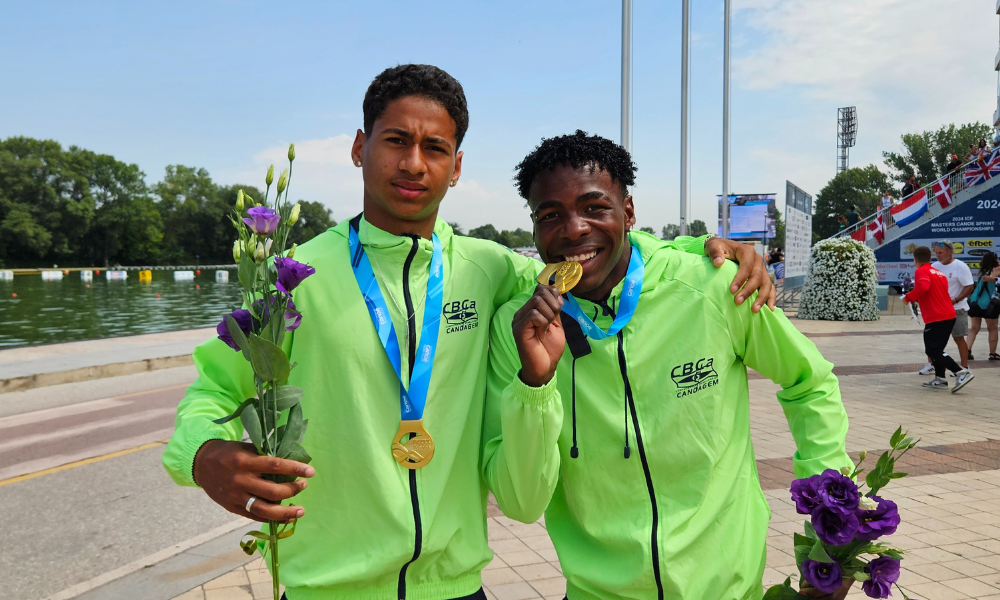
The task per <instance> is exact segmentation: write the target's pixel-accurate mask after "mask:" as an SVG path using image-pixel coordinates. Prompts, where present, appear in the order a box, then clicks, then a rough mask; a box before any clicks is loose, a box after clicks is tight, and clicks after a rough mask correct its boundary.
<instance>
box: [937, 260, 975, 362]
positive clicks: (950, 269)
mask: <svg viewBox="0 0 1000 600" xmlns="http://www.w3.org/2000/svg"><path fill="white" fill-rule="evenodd" d="M934 255H935V256H937V261H935V262H933V263H931V268H933V269H937V270H938V271H940V272H941V273H942V274H943V275H944V276H945V277H947V278H948V294H949V295H951V301H952V303H953V304H954V305H955V328H954V330H953V331H952V332H951V337H953V338H954V339H955V345H956V346H958V355H959V357H960V358H961V359H962V360H961V362H962V368H963V369H968V368H969V359H971V358H972V356H971V355H970V354H969V346H968V345H967V344H966V341H965V336H967V335H968V334H969V302H968V301H967V300H966V298H968V297H969V295H970V294H971V293H972V290H973V288H975V287H976V285H975V280H974V279H972V271H971V270H970V269H969V265H967V264H965V263H964V262H962V261H960V260H955V245H954V244H953V243H951V241H950V240H944V241H942V242H934ZM932 358H933V357H932Z"/></svg>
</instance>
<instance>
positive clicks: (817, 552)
mask: <svg viewBox="0 0 1000 600" xmlns="http://www.w3.org/2000/svg"><path fill="white" fill-rule="evenodd" d="M809 560H815V561H816V562H821V563H832V562H835V561H834V560H833V559H832V558H830V555H829V554H827V553H826V548H824V547H823V542H821V541H819V540H816V544H814V545H813V547H812V550H810V551H809Z"/></svg>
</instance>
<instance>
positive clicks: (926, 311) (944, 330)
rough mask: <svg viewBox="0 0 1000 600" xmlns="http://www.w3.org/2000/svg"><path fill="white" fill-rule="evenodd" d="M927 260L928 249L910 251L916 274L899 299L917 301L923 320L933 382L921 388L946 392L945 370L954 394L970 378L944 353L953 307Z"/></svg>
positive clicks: (944, 284)
mask: <svg viewBox="0 0 1000 600" xmlns="http://www.w3.org/2000/svg"><path fill="white" fill-rule="evenodd" d="M930 260H931V249H930V248H928V247H927V246H917V247H916V248H914V250H913V264H915V265H916V267H917V271H916V273H915V274H914V286H913V291H911V292H910V293H908V294H906V295H905V296H903V298H902V300H903V302H917V303H918V304H919V305H920V314H921V315H923V318H924V352H926V353H927V356H928V357H930V359H931V362H932V363H933V364H934V379H932V380H930V381H928V382H927V383H925V384H924V387H927V388H936V389H942V390H946V389H948V380H947V379H945V378H944V372H945V369H948V370H950V371H951V372H952V373H954V374H955V378H956V379H955V387H953V388H952V389H951V393H953V394H954V393H955V392H957V391H958V390H960V389H962V388H963V387H964V386H965V384H967V383H969V382H970V381H972V378H973V377H974V375H973V374H972V373H971V372H970V371H969V370H968V369H962V368H960V367H959V366H958V365H957V364H956V363H955V359H953V358H952V357H950V356H948V354H947V353H946V352H945V351H944V349H945V346H947V345H948V333H949V332H953V330H954V327H955V307H954V305H953V304H952V302H950V301H949V300H950V298H949V292H948V282H947V280H946V279H945V277H944V275H942V273H941V272H940V271H938V270H937V269H935V268H933V267H932V266H931V265H930V264H928V263H930ZM956 262H961V261H956ZM935 264H938V263H935ZM963 264H964V263H963Z"/></svg>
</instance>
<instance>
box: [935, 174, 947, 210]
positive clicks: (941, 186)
mask: <svg viewBox="0 0 1000 600" xmlns="http://www.w3.org/2000/svg"><path fill="white" fill-rule="evenodd" d="M931 189H932V190H934V195H935V196H937V202H938V206H940V207H941V208H948V207H949V206H951V184H950V183H949V182H948V177H947V176H945V177H943V178H941V179H938V180H937V181H935V182H934V183H933V185H931Z"/></svg>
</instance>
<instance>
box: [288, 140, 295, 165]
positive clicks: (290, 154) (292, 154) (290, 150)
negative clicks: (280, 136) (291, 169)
mask: <svg viewBox="0 0 1000 600" xmlns="http://www.w3.org/2000/svg"><path fill="white" fill-rule="evenodd" d="M293 160H295V144H288V162H292V161H293Z"/></svg>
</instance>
